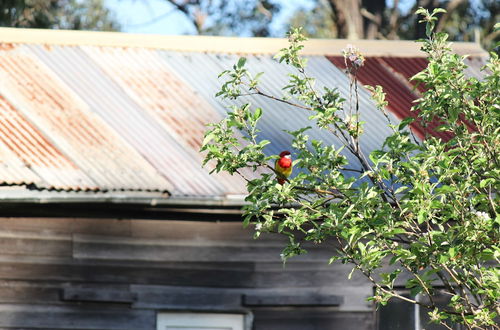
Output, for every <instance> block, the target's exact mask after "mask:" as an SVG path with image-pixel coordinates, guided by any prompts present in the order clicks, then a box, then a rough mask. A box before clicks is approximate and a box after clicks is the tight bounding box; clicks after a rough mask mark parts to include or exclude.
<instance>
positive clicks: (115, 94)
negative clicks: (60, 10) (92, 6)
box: [0, 44, 484, 198]
mask: <svg viewBox="0 0 500 330" xmlns="http://www.w3.org/2000/svg"><path fill="white" fill-rule="evenodd" d="M238 57H239V56H237V55H234V54H231V55H230V54H223V53H201V52H176V51H166V50H159V49H151V48H148V49H146V48H141V47H108V46H57V45H40V44H25V45H13V44H1V47H0V157H1V158H0V184H9V185H31V186H33V187H35V188H39V189H62V190H97V191H107V190H126V191H168V192H169V193H170V194H172V195H175V196H188V197H189V196H191V197H202V198H214V197H223V196H228V195H233V194H236V195H239V194H244V193H245V191H246V189H245V182H244V180H242V179H241V178H239V177H237V176H234V177H233V176H230V175H228V174H218V175H210V174H209V170H210V168H202V167H201V162H202V159H203V155H202V154H200V153H199V147H200V144H201V141H202V137H203V134H204V132H205V130H206V127H205V125H206V124H207V123H210V122H216V121H219V120H220V119H221V118H222V117H223V116H224V115H225V113H226V111H227V107H228V106H229V105H231V104H233V103H232V102H229V101H223V100H219V99H216V98H215V93H216V92H217V91H218V90H219V88H220V86H221V84H222V81H221V80H218V79H217V76H218V74H219V73H220V72H221V71H223V70H225V69H228V68H230V67H231V66H232V65H233V64H234V63H235V62H237V60H238ZM308 60H309V62H308V67H307V74H308V75H310V76H311V77H316V78H317V80H316V86H317V87H318V88H319V89H321V88H322V87H323V86H328V87H337V88H338V89H339V90H340V92H341V94H342V95H343V96H344V97H347V96H348V94H349V91H348V86H349V82H348V78H347V76H346V74H345V73H344V72H343V65H344V61H343V59H342V58H341V57H328V58H326V57H325V56H309V57H308ZM468 61H470V63H471V68H469V69H467V70H468V72H467V74H469V75H472V76H477V77H480V76H481V75H482V73H481V72H480V71H479V68H480V66H482V65H484V61H475V60H474V59H470V60H468ZM332 63H333V64H332ZM425 65H426V61H425V59H423V58H392V57H373V58H368V60H367V62H366V66H365V67H364V68H363V69H362V70H361V71H360V73H359V76H358V77H359V80H360V83H361V84H360V86H359V93H360V106H361V107H360V111H361V113H360V115H361V120H362V121H365V122H366V126H365V134H364V135H363V137H362V139H361V147H362V149H363V150H364V152H366V153H368V152H370V151H371V150H373V149H375V148H377V147H379V146H380V144H381V142H382V140H383V139H384V138H385V136H387V135H388V134H390V131H389V129H388V128H387V125H386V121H385V120H386V119H385V117H384V116H383V115H382V114H381V113H380V112H379V111H378V110H377V109H376V107H375V104H374V103H373V101H372V100H371V98H370V94H369V92H368V91H367V90H366V89H364V88H363V87H362V86H361V85H362V84H380V85H382V86H383V88H384V90H385V91H386V93H387V99H388V101H389V104H390V106H389V110H390V111H391V112H392V113H393V114H394V115H395V116H396V117H398V118H403V117H406V116H408V115H415V114H414V113H411V112H410V111H409V109H410V108H411V106H412V101H413V100H415V99H416V98H417V96H418V95H419V93H420V92H422V91H423V86H417V88H416V89H415V86H414V85H412V84H411V83H408V82H407V78H409V77H411V76H413V75H414V74H415V73H417V72H419V71H420V70H421V69H422V68H423V67H424V66H425ZM247 66H248V67H249V68H250V71H251V72H252V73H254V74H256V73H258V72H265V74H264V75H263V76H262V77H261V85H260V88H261V89H262V90H263V91H266V92H268V93H270V94H272V95H275V96H277V97H281V96H282V95H283V93H284V92H283V91H282V90H281V87H282V86H284V85H286V83H287V81H288V79H289V77H288V75H289V74H290V73H295V71H294V69H293V68H290V67H287V66H284V65H282V64H279V63H278V62H277V61H276V60H275V59H273V57H272V56H271V55H268V54H265V55H264V54H262V55H259V54H254V55H247ZM241 102H250V103H252V105H253V106H254V107H261V108H262V109H263V110H264V116H263V118H262V120H261V123H260V127H259V128H260V129H261V130H262V135H261V138H263V139H267V140H270V141H271V144H270V145H269V146H268V148H267V150H266V152H267V153H268V154H277V153H279V152H280V151H282V150H284V149H291V146H290V143H291V137H290V135H289V134H288V133H286V132H284V130H295V129H299V128H301V127H303V126H304V124H305V123H307V121H308V117H309V115H310V113H308V112H307V111H305V110H301V109H297V108H293V107H291V106H288V105H286V104H283V103H279V102H274V101H272V100H270V99H267V98H263V97H248V98H246V99H245V100H241V101H238V103H236V104H241ZM391 116H392V115H391ZM393 119H394V120H396V119H395V118H393ZM416 128H417V131H418V132H419V133H420V134H419V135H421V136H423V135H424V130H423V128H421V127H418V125H417V126H416ZM433 133H434V132H433ZM440 134H442V133H440ZM310 137H311V139H317V140H322V141H324V142H325V143H327V144H334V145H336V146H340V145H341V143H340V142H339V141H338V140H337V139H336V138H335V136H333V135H332V134H331V133H329V132H327V131H321V130H317V129H316V130H312V131H310ZM345 155H346V156H347V157H348V159H349V160H350V161H351V166H352V167H359V164H358V163H357V160H356V159H355V157H354V156H353V155H350V154H348V153H347V152H346V153H345ZM246 174H247V175H248V176H250V175H251V174H250V173H246Z"/></svg>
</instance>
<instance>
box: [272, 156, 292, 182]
mask: <svg viewBox="0 0 500 330" xmlns="http://www.w3.org/2000/svg"><path fill="white" fill-rule="evenodd" d="M292 166H293V165H292V155H291V154H290V151H287V150H285V151H282V152H281V153H280V158H279V159H277V160H276V163H274V170H275V171H276V174H277V175H278V183H279V184H284V183H285V181H286V179H287V178H288V177H289V176H290V174H292Z"/></svg>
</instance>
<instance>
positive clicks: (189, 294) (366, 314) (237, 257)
mask: <svg viewBox="0 0 500 330" xmlns="http://www.w3.org/2000/svg"><path fill="white" fill-rule="evenodd" d="M252 235H253V232H252V230H251V229H243V228H242V225H241V223H240V222H202V221H171V220H169V221H162V220H142V219H121V220H120V219H97V218H89V219H86V218H79V217H74V218H29V217H25V218H21V217H19V218H0V329H102V330H107V329H134V330H140V329H155V328H156V315H157V313H158V312H160V311H169V310H172V311H174V310H176V311H205V312H206V311H213V312H235V313H243V314H246V315H253V319H254V322H253V324H254V326H253V329H255V330H279V329H290V330H293V329H301V330H308V329H311V330H312V329H360V330H364V329H372V328H373V323H374V322H373V311H372V306H371V305H370V304H368V303H367V302H366V301H365V298H366V296H367V295H368V294H369V293H370V292H371V286H370V284H369V283H367V281H366V280H365V279H364V278H363V277H361V276H360V275H358V274H356V273H355V274H354V276H353V278H352V279H351V280H350V281H348V280H347V274H348V273H349V272H350V270H351V268H350V267H349V266H347V265H328V264H327V261H328V258H329V257H330V253H331V251H332V249H328V248H327V247H318V246H310V252H309V253H308V254H307V255H305V256H302V257H299V258H296V259H293V260H290V261H288V262H287V264H286V266H283V263H282V262H281V260H280V256H279V254H280V252H281V248H282V247H283V244H284V242H285V241H284V239H283V238H282V237H277V236H272V235H265V236H264V237H263V239H259V240H254V239H253V238H252ZM279 297H283V299H280V298H279Z"/></svg>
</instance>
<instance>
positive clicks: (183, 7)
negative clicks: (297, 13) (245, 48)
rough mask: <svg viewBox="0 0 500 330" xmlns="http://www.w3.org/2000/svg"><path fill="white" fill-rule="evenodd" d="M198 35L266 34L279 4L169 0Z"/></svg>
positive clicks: (256, 0) (258, 0) (263, 0)
mask: <svg viewBox="0 0 500 330" xmlns="http://www.w3.org/2000/svg"><path fill="white" fill-rule="evenodd" d="M166 1H167V2H169V3H170V4H172V6H173V7H174V8H175V9H177V10H178V11H180V12H181V13H183V14H184V16H185V17H186V18H187V19H188V20H189V21H190V22H191V23H192V24H193V26H194V27H195V28H196V31H197V32H198V34H208V35H211V34H213V35H250V36H255V37H267V36H269V35H270V23H271V21H272V19H273V16H274V14H275V13H276V12H277V11H278V10H279V8H280V7H279V4H278V3H277V2H275V1H269V0H248V1H233V0H189V1H186V0H166Z"/></svg>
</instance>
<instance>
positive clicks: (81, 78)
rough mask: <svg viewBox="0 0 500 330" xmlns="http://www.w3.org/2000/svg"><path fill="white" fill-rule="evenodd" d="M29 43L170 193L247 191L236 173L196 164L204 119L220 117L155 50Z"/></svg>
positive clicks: (200, 159) (209, 120) (199, 163)
mask: <svg viewBox="0 0 500 330" xmlns="http://www.w3.org/2000/svg"><path fill="white" fill-rule="evenodd" d="M30 47H31V49H32V50H33V52H35V53H36V54H37V55H38V56H39V57H40V58H41V59H42V60H43V61H44V63H46V64H47V65H48V66H49V67H50V68H51V69H52V70H54V71H55V72H57V74H58V75H59V76H60V77H61V79H62V80H63V81H64V82H65V83H66V84H67V85H68V86H70V87H71V88H72V89H73V90H74V91H75V92H76V93H77V94H78V95H80V96H81V97H82V98H85V99H86V100H87V102H88V104H89V105H90V107H91V109H92V110H93V111H95V112H96V113H97V114H98V115H99V116H100V117H101V118H103V119H104V120H105V121H106V122H107V124H108V125H109V126H111V127H112V128H113V129H114V130H115V131H116V132H117V133H119V134H120V135H121V136H122V137H123V139H125V140H126V141H127V142H128V143H129V144H130V145H131V146H133V147H134V148H135V149H136V150H137V151H138V152H139V153H141V155H142V156H143V157H144V158H145V159H147V160H148V161H149V162H150V163H151V164H152V165H153V166H154V167H155V168H156V169H157V170H158V171H159V172H160V173H161V174H162V175H163V176H164V177H166V178H167V180H168V181H169V182H170V183H171V187H170V189H169V192H171V193H172V194H174V195H187V196H190V195H194V196H200V195H206V196H212V195H226V194H241V193H244V192H245V191H246V190H245V185H244V180H242V179H241V178H239V177H236V176H234V177H232V176H230V175H227V174H221V175H215V176H214V175H209V173H208V170H207V169H202V168H201V162H202V156H201V155H200V154H199V152H198V150H199V147H200V144H201V141H202V138H203V134H204V131H205V129H206V127H205V124H206V123H208V122H211V121H214V119H215V118H218V116H219V115H218V114H217V113H216V112H215V111H214V110H213V109H211V106H210V104H209V103H208V102H207V101H205V100H204V99H202V98H200V97H199V96H197V95H196V94H195V93H194V92H193V91H192V88H191V87H190V86H189V85H187V84H185V83H184V82H183V81H182V80H181V78H180V77H179V76H177V74H176V73H175V72H173V71H172V70H170V69H169V66H168V65H167V63H165V61H164V60H163V59H162V58H160V57H158V55H157V54H156V53H155V52H154V51H152V50H139V49H135V50H134V49H132V50H131V49H114V48H110V47H90V46H88V47H85V48H79V47H67V46H66V47H61V46H55V47H52V49H51V52H50V53H49V52H46V51H45V50H44V48H43V47H40V46H30ZM103 73H105V74H103ZM74 77H78V79H75V78H74ZM200 109H203V111H200Z"/></svg>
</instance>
